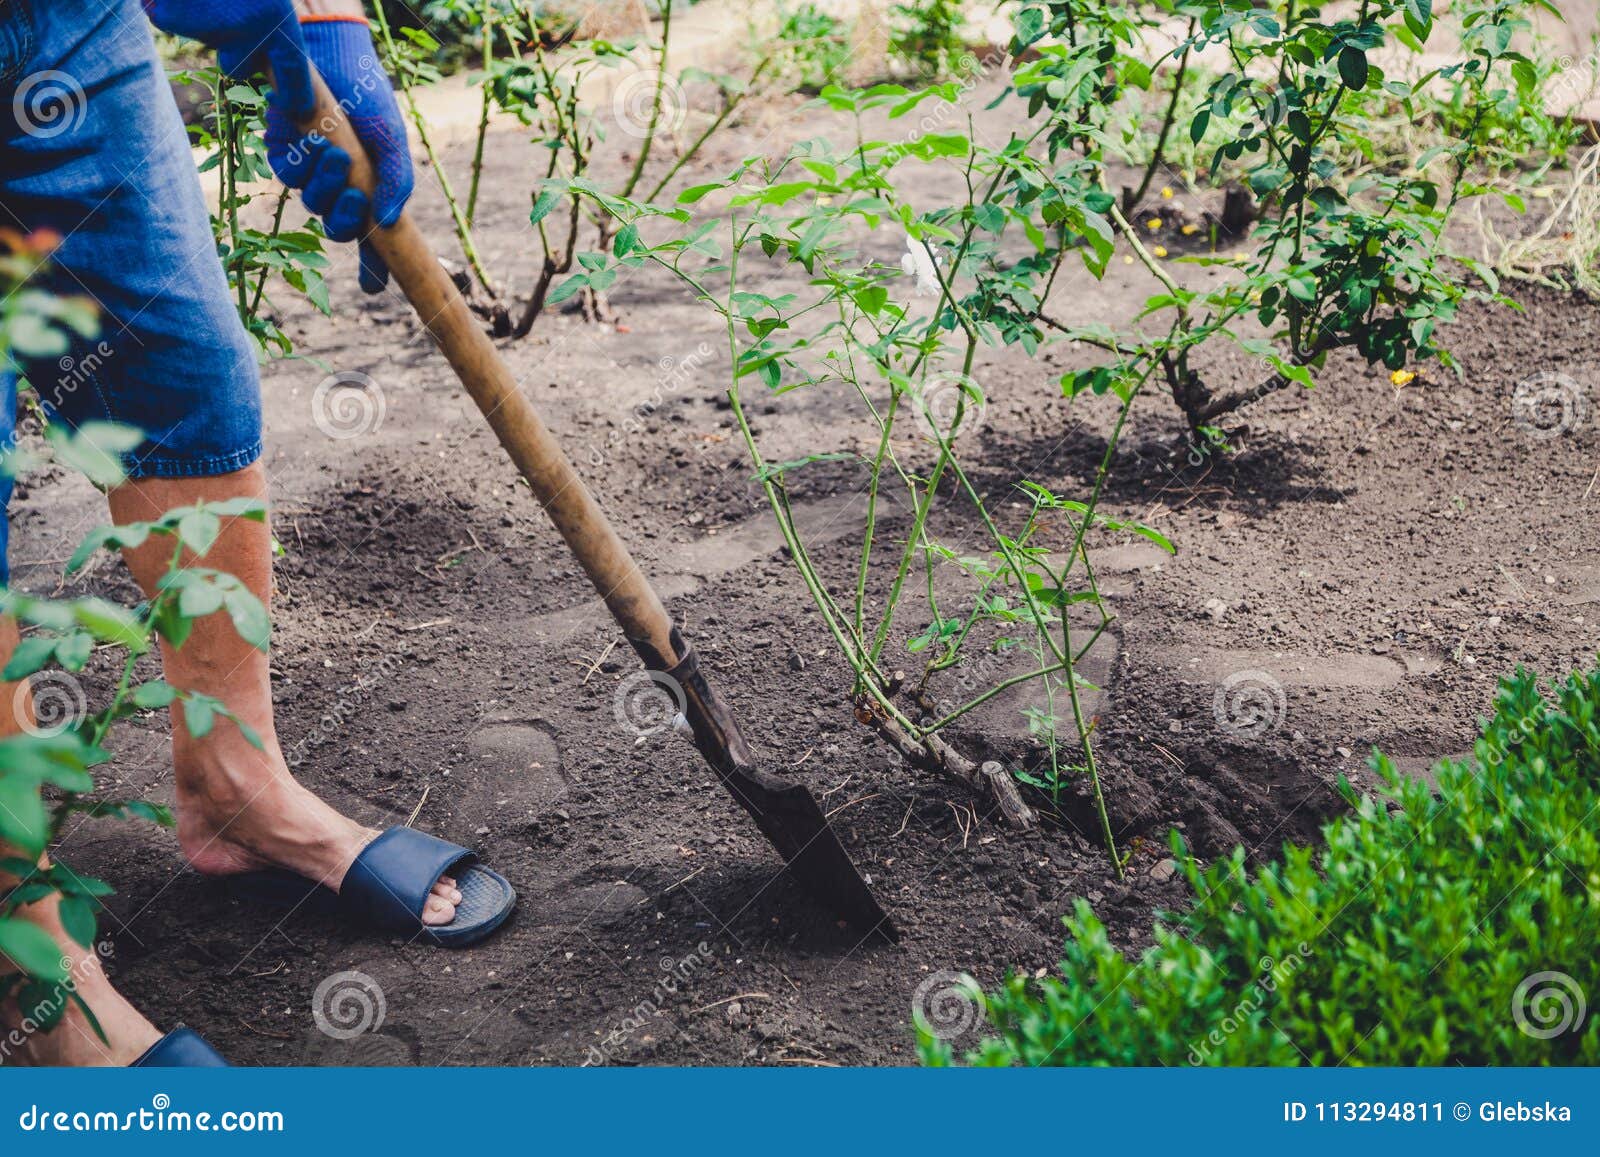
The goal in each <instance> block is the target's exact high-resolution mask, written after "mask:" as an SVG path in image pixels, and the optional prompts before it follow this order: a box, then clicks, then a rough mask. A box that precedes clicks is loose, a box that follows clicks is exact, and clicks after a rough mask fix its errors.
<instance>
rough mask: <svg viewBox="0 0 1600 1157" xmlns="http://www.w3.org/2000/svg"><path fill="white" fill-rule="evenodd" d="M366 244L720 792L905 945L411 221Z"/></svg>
mask: <svg viewBox="0 0 1600 1157" xmlns="http://www.w3.org/2000/svg"><path fill="white" fill-rule="evenodd" d="M312 79H313V82H314V84H315V87H316V97H317V100H316V107H315V109H314V110H313V112H312V114H311V117H310V118H309V119H308V120H307V121H306V122H305V123H303V124H302V125H301V129H302V130H303V131H304V132H306V133H317V134H320V135H321V136H322V137H324V138H326V139H327V140H328V141H329V142H330V143H332V144H335V145H337V146H339V147H340V148H342V149H343V150H344V151H345V152H347V153H349V154H350V182H351V184H353V185H354V186H355V187H357V188H359V189H363V190H365V191H366V192H367V193H369V194H370V193H371V192H372V189H373V186H374V174H373V171H372V166H371V164H370V163H369V162H368V159H367V156H366V153H365V152H364V151H363V149H362V147H361V144H360V142H359V141H358V140H357V138H356V135H355V133H354V132H353V131H352V130H351V128H350V126H349V125H348V124H347V123H346V122H345V118H344V113H343V110H342V109H340V107H339V106H338V104H337V103H336V102H335V101H334V98H333V94H332V93H330V92H329V91H328V87H327V85H326V84H324V83H323V81H322V78H321V77H320V76H317V75H316V74H315V72H313V74H312ZM369 240H370V241H371V242H372V244H373V245H374V246H375V247H376V248H377V250H378V252H379V254H380V255H381V256H382V257H383V259H384V260H385V261H387V262H388V264H389V271H390V273H391V274H392V276H393V277H394V280H395V282H396V283H397V284H398V285H399V286H400V289H401V291H402V292H403V293H404V294H405V295H406V299H407V300H408V301H410V303H411V306H412V308H413V309H415V310H416V312H417V316H418V318H419V319H420V320H421V321H422V324H423V326H424V327H426V329H427V331H428V333H429V335H431V336H432V338H433V340H434V342H435V343H436V344H437V345H438V346H439V349H440V350H441V351H443V353H444V356H445V359H446V360H447V361H448V362H449V363H450V368H451V369H453V370H454V371H455V373H456V377H457V378H459V379H460V380H461V384H462V386H464V387H465V388H466V391H467V393H468V394H470V395H471V396H472V400H473V401H474V402H476V403H477V404H478V408H479V409H480V410H482V411H483V416H484V418H485V419H486V420H487V421H488V423H489V426H490V427H491V428H492V429H493V430H494V432H495V435H496V436H497V437H498V438H499V439H500V444H501V445H502V446H504V447H505V449H506V453H508V454H510V455H511V460H512V461H513V462H514V463H516V466H517V469H518V470H520V471H522V476H523V477H524V478H526V479H527V480H528V485H529V486H530V487H531V488H532V489H533V493H534V497H536V498H538V500H539V504H540V505H541V506H543V507H544V509H545V512H546V513H547V514H549V516H550V520H551V521H552V522H554V523H555V525H556V529H557V530H559V531H560V532H561V537H562V538H564V539H566V542H567V546H568V547H570V548H571V550H572V553H573V554H574V555H576V556H577V559H578V562H579V563H580V564H581V565H582V567H583V570H584V573H585V574H587V575H588V576H589V581H590V582H592V583H593V584H594V586H595V589H596V590H597V591H599V593H600V597H601V598H602V599H604V600H605V604H606V608H607V609H608V610H610V612H611V614H612V617H614V618H615V619H616V620H617V624H618V625H619V626H620V627H621V628H622V632H623V634H624V635H626V636H627V639H628V642H629V643H631V644H632V645H633V649H634V650H635V651H637V652H638V654H639V658H640V659H641V660H643V662H644V665H645V667H646V669H648V670H649V671H651V672H652V676H651V678H652V679H653V680H654V681H655V682H656V683H657V684H658V685H660V686H661V687H663V688H664V689H665V690H666V691H667V692H668V693H670V694H671V696H672V698H673V700H674V703H675V705H676V706H677V707H678V708H679V713H680V714H681V715H682V717H683V718H684V719H685V720H687V722H688V725H689V728H690V729H691V730H692V731H693V734H694V743H695V746H696V747H698V748H699V749H700V753H701V755H703V756H705V759H706V762H707V763H709V764H710V765H711V767H712V769H713V770H714V771H715V772H716V773H717V778H718V779H719V780H721V781H722V785H723V786H724V787H725V788H727V789H728V791H729V792H731V793H732V794H733V798H734V799H736V800H738V801H739V803H740V805H741V806H742V807H743V808H744V809H745V810H746V811H747V812H749V813H750V816H751V818H752V819H754V820H755V822H756V827H758V828H760V829H761V833H762V835H764V836H766V837H767V839H768V840H770V841H771V842H772V845H773V847H775V848H777V849H778V852H779V854H780V855H782V856H783V860H784V863H785V864H787V865H788V868H789V871H790V872H791V873H792V874H793V876H794V878H795V879H796V880H797V881H798V882H799V883H800V885H801V886H802V887H803V888H805V889H806V891H807V892H809V893H810V894H811V895H812V896H813V897H814V898H815V899H816V900H817V902H818V903H819V904H821V905H822V906H823V907H824V908H826V909H827V910H828V911H829V912H830V913H832V914H834V915H835V916H836V917H838V918H839V919H842V920H845V921H847V922H848V923H850V924H851V925H853V926H854V927H855V928H857V929H859V930H860V931H861V932H863V933H866V934H873V933H876V934H877V935H880V936H883V937H884V938H886V939H889V940H895V939H898V934H897V933H896V931H895V928H894V925H893V924H892V923H891V922H890V920H889V917H888V916H887V915H886V914H885V913H884V911H883V909H882V908H881V907H879V905H878V901H877V900H876V899H875V898H874V897H873V895H872V891H871V889H869V888H868V887H867V882H866V881H865V880H864V879H862V877H861V873H860V872H859V871H857V870H856V867H855V865H854V864H852V863H851V862H850V856H849V854H848V853H847V852H846V851H845V850H844V845H843V844H841V843H840V842H839V837H838V835H837V833H835V832H834V830H833V828H831V827H830V826H829V825H828V820H827V817H826V816H825V815H823V814H822V809H821V808H820V807H819V806H818V805H817V801H816V799H815V798H813V796H812V795H811V793H810V792H809V791H807V790H806V789H805V788H804V787H802V786H801V785H800V784H797V783H791V782H790V781H788V780H786V779H783V778H781V777H779V776H776V775H773V774H771V773H770V772H766V771H762V770H761V769H760V768H758V767H756V766H755V763H754V760H753V758H752V757H751V754H750V749H749V747H748V746H747V745H746V744H745V741H744V737H743V736H742V735H740V734H739V728H738V725H737V724H736V723H735V722H734V719H733V715H732V713H731V712H730V711H729V710H728V706H727V704H726V703H724V702H723V701H722V700H721V699H720V698H718V696H717V694H716V692H715V691H713V690H712V688H711V685H710V683H708V682H707V681H706V677H705V674H704V673H703V672H702V671H701V669H700V665H699V662H698V661H697V660H696V658H695V653H694V650H693V649H692V648H691V647H690V646H689V645H688V643H687V642H685V641H684V638H683V636H682V635H681V634H680V633H679V632H678V630H677V628H676V627H675V626H674V625H673V622H672V619H671V617H670V616H669V615H668V614H667V610H666V608H665V607H664V606H663V605H662V603H661V599H660V597H659V596H658V595H657V594H656V592H655V590H654V588H652V587H651V585H650V582H649V580H648V579H646V578H645V576H644V572H642V571H641V570H640V569H639V566H638V564H637V563H635V562H634V560H633V557H632V556H631V555H630V554H629V553H628V548H627V547H626V546H625V545H623V542H622V539H621V538H619V537H618V536H617V532H616V530H615V529H613V528H612V526H611V523H610V522H609V521H608V520H607V518H606V516H605V513H604V512H603V511H602V510H601V509H600V505H599V503H597V502H596V501H595V499H594V495H593V494H591V493H590V492H589V488H588V486H586V485H585V484H584V482H583V479H582V478H580V477H579V476H578V472H577V471H576V470H574V469H573V467H572V462H571V461H570V460H569V459H568V458H567V456H566V454H565V453H563V452H562V449H561V446H560V445H559V444H558V443H557V442H556V439H555V437H554V435H552V434H551V433H550V430H549V428H548V427H547V426H546V425H545V424H544V421H543V420H542V419H541V418H540V417H539V414H538V412H537V411H535V410H534V408H533V403H531V402H530V401H529V400H528V398H527V396H526V395H525V394H523V393H522V392H521V391H520V390H519V389H518V388H517V382H516V379H515V377H514V376H513V375H512V373H511V369H510V367H508V366H507V365H506V363H505V362H504V360H502V359H501V357H500V354H499V352H498V351H497V350H496V349H495V348H494V344H493V343H492V342H491V341H490V340H489V337H488V335H487V334H486V333H484V331H483V329H482V327H481V325H480V324H479V322H478V321H477V320H476V319H475V318H474V316H473V314H472V312H471V310H469V309H468V308H467V303H466V302H465V301H464V300H463V299H462V297H461V294H460V293H459V292H458V291H457V289H456V286H455V283H454V281H453V280H452V279H451V277H450V274H449V273H448V272H447V271H446V270H445V268H444V266H442V265H441V264H439V260H438V258H437V257H436V256H435V255H434V253H433V250H432V249H431V248H430V247H429V245H428V242H427V239H426V238H425V237H423V235H422V231H421V230H420V229H418V228H417V225H416V223H415V222H414V221H413V220H412V219H411V216H410V214H409V213H407V214H406V215H404V216H402V217H401V219H400V221H399V223H398V224H396V225H395V226H394V227H393V228H390V229H377V228H374V229H373V231H372V234H371V236H370V238H369Z"/></svg>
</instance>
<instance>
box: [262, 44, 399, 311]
mask: <svg viewBox="0 0 1600 1157" xmlns="http://www.w3.org/2000/svg"><path fill="white" fill-rule="evenodd" d="M300 32H301V35H302V36H303V37H304V40H305V46H306V50H307V52H308V53H309V55H310V57H311V61H312V63H314V64H315V65H316V66H317V71H318V72H320V73H321V74H322V79H323V80H324V81H326V82H327V85H328V89H329V91H330V92H332V93H333V99H334V100H335V101H336V102H337V103H338V105H339V107H340V108H341V109H343V110H344V113H345V118H346V119H347V120H348V121H349V123H350V127H351V128H352V129H354V130H355V134H356V136H357V137H359V138H360V140H361V143H362V145H363V146H365V148H366V151H367V156H368V157H369V158H370V159H371V161H372V167H373V171H374V172H375V173H376V174H377V178H378V183H377V190H376V193H375V196H374V197H373V198H372V201H371V204H370V209H371V213H372V220H373V221H374V222H376V223H377V224H378V225H381V226H383V227H385V228H387V227H389V226H391V225H393V224H395V223H396V222H397V221H399V220H400V212H401V210H403V209H404V208H405V206H406V201H407V200H409V199H410V197H411V189H412V181H413V179H412V173H411V150H410V149H409V147H407V145H406V126H405V121H404V120H402V119H401V116H400V106H399V105H398V104H397V103H396V102H395V99H394V88H393V86H392V85H391V84H390V83H389V78H388V76H387V75H385V74H384V71H383V69H382V68H381V67H379V65H378V51H377V48H376V47H375V46H374V45H373V43H372V33H371V32H370V31H369V30H368V28H367V25H366V23H365V21H362V20H356V19H342V18H335V19H327V18H325V19H318V20H311V21H308V22H306V23H305V24H303V25H302V26H301V28H300ZM296 119H297V118H296V116H295V114H294V111H293V108H292V105H291V104H290V102H287V101H282V102H280V101H276V100H274V101H272V102H270V103H269V104H268V106H267V132H266V140H267V163H268V164H270V165H271V166H272V171H273V172H274V173H276V174H277V175H278V179H279V180H280V181H282V182H283V183H284V184H285V185H288V186H290V187H291V188H295V189H302V190H303V194H302V196H303V197H304V198H305V203H306V207H307V208H308V209H310V210H311V211H312V212H313V213H316V214H317V215H318V216H320V217H321V218H322V219H323V221H322V223H323V230H324V232H326V233H327V235H328V236H329V237H330V238H332V239H333V240H335V241H350V240H354V239H355V238H356V237H358V236H359V235H360V234H361V233H362V231H363V227H364V226H365V224H366V220H367V212H368V208H369V204H368V200H367V195H366V194H365V193H363V192H361V191H360V190H359V189H352V188H350V187H349V184H348V182H349V178H350V155H349V154H348V153H346V152H345V151H344V150H343V149H341V148H338V147H337V146H334V145H330V144H329V143H328V142H327V141H326V140H324V139H323V138H322V137H320V136H317V135H315V134H312V135H310V136H303V135H302V134H301V133H300V130H299V128H298V127H297V126H296ZM360 253H361V288H362V289H364V290H366V291H367V292H368V293H376V292H378V291H379V290H380V289H382V288H383V287H384V286H385V285H386V284H388V281H389V268H388V266H387V265H385V264H384V262H383V258H381V257H379V256H378V253H377V250H375V249H374V248H373V247H372V246H371V244H370V243H368V242H367V241H362V242H361V248H360Z"/></svg>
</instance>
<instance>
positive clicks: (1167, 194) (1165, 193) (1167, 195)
mask: <svg viewBox="0 0 1600 1157" xmlns="http://www.w3.org/2000/svg"><path fill="white" fill-rule="evenodd" d="M1161 199H1162V200H1163V201H1170V200H1172V190H1171V189H1170V188H1167V187H1163V188H1162V190H1161Z"/></svg>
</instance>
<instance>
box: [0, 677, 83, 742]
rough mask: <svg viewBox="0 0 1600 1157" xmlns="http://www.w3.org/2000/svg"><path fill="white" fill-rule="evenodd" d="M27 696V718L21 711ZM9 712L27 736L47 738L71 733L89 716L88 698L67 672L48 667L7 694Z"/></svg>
mask: <svg viewBox="0 0 1600 1157" xmlns="http://www.w3.org/2000/svg"><path fill="white" fill-rule="evenodd" d="M30 693H31V694H32V696H33V714H32V715H31V716H29V715H28V714H27V712H26V711H25V710H24V709H25V707H26V705H27V699H28V696H29V694H30ZM11 711H12V716H13V718H16V719H20V720H22V721H23V723H22V728H23V730H24V731H26V732H27V733H28V734H29V735H38V736H42V737H45V738H48V737H50V736H52V735H61V734H63V733H64V732H67V731H71V730H72V729H73V728H74V727H76V726H77V725H78V724H79V723H82V722H83V718H84V716H86V715H88V714H89V696H88V695H87V694H86V693H85V692H84V690H83V684H82V683H79V682H78V680H77V679H76V678H75V677H74V676H73V675H72V673H71V672H69V671H62V670H60V669H58V668H54V667H52V668H50V669H49V670H46V671H37V672H35V673H34V675H33V677H32V678H31V679H26V680H23V681H22V682H20V683H18V684H17V688H16V690H15V691H13V692H12V693H11Z"/></svg>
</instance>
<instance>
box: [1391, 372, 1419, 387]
mask: <svg viewBox="0 0 1600 1157" xmlns="http://www.w3.org/2000/svg"><path fill="white" fill-rule="evenodd" d="M1416 380H1417V375H1416V374H1414V373H1412V372H1411V371H1410V370H1395V372H1394V373H1392V374H1390V375H1389V381H1390V383H1391V384H1393V385H1394V387H1395V388H1396V389H1399V388H1400V387H1401V386H1408V385H1410V384H1411V383H1412V382H1414V381H1416Z"/></svg>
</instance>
